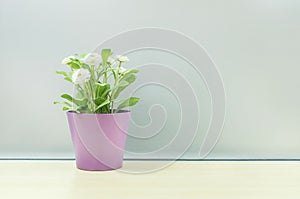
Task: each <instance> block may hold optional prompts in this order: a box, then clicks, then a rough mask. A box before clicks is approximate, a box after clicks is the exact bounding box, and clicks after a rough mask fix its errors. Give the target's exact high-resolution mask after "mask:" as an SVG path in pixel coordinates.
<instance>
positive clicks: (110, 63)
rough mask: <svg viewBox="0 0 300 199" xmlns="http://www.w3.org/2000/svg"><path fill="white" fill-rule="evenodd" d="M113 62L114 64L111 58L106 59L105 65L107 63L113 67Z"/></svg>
mask: <svg viewBox="0 0 300 199" xmlns="http://www.w3.org/2000/svg"><path fill="white" fill-rule="evenodd" d="M115 62H116V60H115V59H113V58H112V57H108V59H107V63H108V64H109V65H113V64H114V63H115Z"/></svg>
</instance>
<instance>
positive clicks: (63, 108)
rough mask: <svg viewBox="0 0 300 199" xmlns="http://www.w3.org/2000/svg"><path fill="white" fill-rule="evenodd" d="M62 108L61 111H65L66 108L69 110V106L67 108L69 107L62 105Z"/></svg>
mask: <svg viewBox="0 0 300 199" xmlns="http://www.w3.org/2000/svg"><path fill="white" fill-rule="evenodd" d="M62 110H63V111H67V110H70V108H69V107H66V106H64V107H63V108H62Z"/></svg>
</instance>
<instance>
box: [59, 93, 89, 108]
mask: <svg viewBox="0 0 300 199" xmlns="http://www.w3.org/2000/svg"><path fill="white" fill-rule="evenodd" d="M61 97H62V98H64V99H66V100H68V101H70V102H72V103H74V104H76V105H78V106H83V105H86V104H87V101H88V100H87V99H75V98H73V97H72V96H71V95H69V94H62V95H61Z"/></svg>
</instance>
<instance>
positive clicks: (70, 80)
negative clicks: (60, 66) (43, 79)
mask: <svg viewBox="0 0 300 199" xmlns="http://www.w3.org/2000/svg"><path fill="white" fill-rule="evenodd" d="M64 80H67V81H68V82H71V83H73V81H72V79H71V77H69V76H67V77H65V78H64Z"/></svg>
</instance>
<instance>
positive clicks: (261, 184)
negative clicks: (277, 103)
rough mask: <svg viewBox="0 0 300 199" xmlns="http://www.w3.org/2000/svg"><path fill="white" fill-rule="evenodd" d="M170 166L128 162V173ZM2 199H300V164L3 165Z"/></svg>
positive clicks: (0, 165)
mask: <svg viewBox="0 0 300 199" xmlns="http://www.w3.org/2000/svg"><path fill="white" fill-rule="evenodd" d="M151 164H152V166H153V167H156V166H157V165H159V164H164V162H155V161H141V162H139V161H126V162H124V167H123V169H124V170H140V171H141V170H143V168H148V167H149V165H151ZM0 198H1V199H11V198H16V199H17V198H18V199H19V198H22V199H24V198H30V199H35V198H39V199H48V198H56V199H60V198H70V199H71V198H72V199H77V198H84V199H85V198H86V199H94V198H97V199H100V198H116V199H117V198H122V199H123V198H139V199H142V198H151V199H153V198H197V199H200V198H205V199H210V198H218V199H220V198H222V199H223V198H230V199H234V198H239V199H240V198H246V199H248V198H253V199H254V198H255V199H260V198H270V199H276V198H284V199H287V198H288V199H289V198H291V199H299V198H300V162H295V161H294V162H238V161H237V162H219V161H216V162H190V161H188V162H184V161H183V162H175V163H174V164H172V165H170V166H169V167H167V168H164V169H161V170H158V171H156V172H150V173H146V174H130V173H126V172H122V171H108V172H87V171H81V170H78V169H76V168H75V163H74V161H0Z"/></svg>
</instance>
